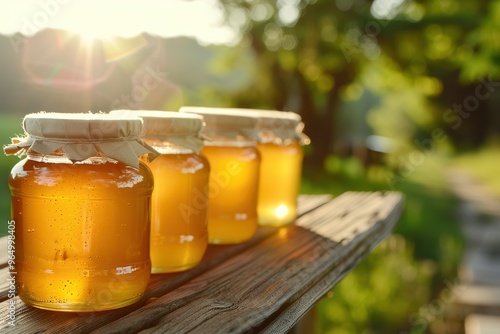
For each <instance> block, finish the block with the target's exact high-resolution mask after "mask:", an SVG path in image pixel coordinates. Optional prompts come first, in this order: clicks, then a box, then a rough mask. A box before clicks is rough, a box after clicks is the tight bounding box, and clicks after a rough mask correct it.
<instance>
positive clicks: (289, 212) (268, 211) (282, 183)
mask: <svg viewBox="0 0 500 334" xmlns="http://www.w3.org/2000/svg"><path fill="white" fill-rule="evenodd" d="M246 111H247V112H248V113H249V114H252V115H254V117H257V118H258V120H259V121H258V126H257V127H258V133H259V139H258V142H257V148H258V149H259V152H260V155H261V165H260V181H259V202H258V206H257V212H258V216H259V224H260V225H266V226H283V225H286V224H289V223H291V222H293V221H295V219H296V218H297V195H298V193H299V188H300V180H301V174H302V160H303V156H304V153H303V150H302V146H303V145H306V144H309V142H310V140H309V137H307V136H306V135H305V134H304V133H303V132H302V129H303V128H304V124H303V123H302V121H301V117H300V115H298V114H296V113H293V112H278V111H267V110H246ZM240 112H243V110H241V111H240Z"/></svg>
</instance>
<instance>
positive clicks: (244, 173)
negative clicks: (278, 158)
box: [202, 143, 260, 244]
mask: <svg viewBox="0 0 500 334" xmlns="http://www.w3.org/2000/svg"><path fill="white" fill-rule="evenodd" d="M202 153H203V154H204V155H205V156H206V157H207V159H208V161H209V162H210V168H211V173H210V181H209V193H208V196H209V206H208V238H209V243H211V244H233V243H239V242H243V241H246V240H248V239H250V238H251V237H252V236H253V235H254V233H255V231H256V229H257V225H258V221H257V195H258V180H259V166H260V155H259V152H258V150H257V149H256V148H255V147H254V146H227V145H226V146H222V145H220V146H218V145H217V146H215V145H212V144H210V143H208V145H206V146H204V147H203V149H202Z"/></svg>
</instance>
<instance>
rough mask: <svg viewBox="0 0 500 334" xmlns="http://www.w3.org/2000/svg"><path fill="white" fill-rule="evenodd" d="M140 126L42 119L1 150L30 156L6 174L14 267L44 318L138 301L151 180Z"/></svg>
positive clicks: (146, 266)
mask: <svg viewBox="0 0 500 334" xmlns="http://www.w3.org/2000/svg"><path fill="white" fill-rule="evenodd" d="M142 125H143V123H142V120H141V119H140V118H138V117H128V118H119V117H114V116H110V115H104V114H91V113H86V114H69V113H43V112H42V113H37V114H29V115H26V116H25V118H24V119H23V128H24V130H25V136H24V137H22V138H14V139H13V140H12V144H10V145H6V146H4V152H5V153H6V154H7V155H12V154H16V155H23V154H26V155H27V158H25V159H24V160H21V161H20V162H19V163H17V164H16V165H15V166H14V167H13V168H12V170H11V174H10V176H9V187H10V190H11V194H12V212H11V214H12V220H13V221H15V227H16V228H15V231H14V235H15V242H16V244H15V254H14V256H15V263H14V264H13V265H12V266H9V270H10V272H11V275H13V276H15V278H16V288H17V293H18V295H19V297H20V298H21V300H22V301H24V302H25V303H26V304H29V305H31V306H35V307H38V308H42V309H47V310H58V311H67V312H94V311H101V310H110V309H115V308H119V307H124V306H126V305H130V304H132V303H134V302H136V301H138V300H139V299H140V298H141V297H142V295H143V294H144V291H145V290H146V286H147V284H148V280H149V277H150V274H151V262H150V259H149V233H150V206H151V195H152V192H153V186H154V184H153V182H154V181H153V174H152V173H151V171H150V170H149V168H148V167H147V166H146V165H145V164H144V163H142V162H140V161H139V159H138V156H140V155H143V154H149V155H150V158H151V159H153V158H154V156H156V155H157V154H158V153H157V152H156V151H155V150H154V149H153V148H151V147H150V146H148V145H147V144H146V143H144V142H143V141H142V140H141V139H140V136H141V134H142Z"/></svg>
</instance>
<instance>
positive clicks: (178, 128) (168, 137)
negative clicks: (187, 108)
mask: <svg viewBox="0 0 500 334" xmlns="http://www.w3.org/2000/svg"><path fill="white" fill-rule="evenodd" d="M110 114H112V115H124V116H130V115H134V116H139V117H141V118H142V120H143V122H144V132H145V133H146V136H145V139H153V140H155V139H157V140H161V141H168V142H170V143H172V144H175V145H178V146H181V147H184V148H188V149H190V150H192V151H194V152H197V153H199V151H200V149H201V148H202V147H203V139H202V138H201V136H200V132H201V130H202V129H203V116H201V115H196V114H187V113H179V112H177V111H158V110H113V111H111V112H110Z"/></svg>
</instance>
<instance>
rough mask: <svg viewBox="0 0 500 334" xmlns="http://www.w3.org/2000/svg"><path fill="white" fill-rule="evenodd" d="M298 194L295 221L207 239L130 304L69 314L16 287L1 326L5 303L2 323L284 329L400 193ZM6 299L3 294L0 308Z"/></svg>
mask: <svg viewBox="0 0 500 334" xmlns="http://www.w3.org/2000/svg"><path fill="white" fill-rule="evenodd" d="M298 202H299V212H300V214H301V216H300V218H299V219H298V220H297V222H296V224H294V225H290V226H287V227H282V228H260V229H259V231H258V233H257V235H256V236H255V237H254V238H253V239H252V240H250V241H249V242H247V243H244V244H240V245H234V246H210V247H209V250H208V252H207V254H206V256H205V257H204V259H203V261H202V264H201V265H200V266H198V267H196V268H194V269H192V270H190V271H187V272H183V273H178V274H168V275H167V274H164V275H153V276H152V279H151V280H150V283H149V285H148V289H147V291H146V293H145V296H144V298H143V299H142V300H141V301H140V302H138V303H136V304H134V305H131V306H129V307H126V308H122V309H118V310H114V311H107V312H96V313H84V314H82V313H77V314H75V313H61V312H51V311H44V310H39V309H35V308H32V307H28V306H26V305H24V304H23V303H22V302H21V301H20V300H19V299H18V298H17V297H16V306H17V312H16V321H17V326H16V327H15V328H13V327H8V326H7V325H6V321H5V317H6V315H5V312H2V322H1V323H0V331H1V332H6V333H9V332H12V333H53V332H58V333H87V332H90V331H94V332H95V333H139V332H140V333H187V332H193V333H212V332H213V333H228V332H236V333H240V332H257V331H264V332H269V333H272V332H276V331H278V332H281V331H283V330H286V329H287V328H288V329H289V328H291V326H293V324H295V323H296V322H297V321H298V319H300V317H301V316H302V315H303V314H304V313H305V312H306V311H307V310H308V309H309V308H310V307H311V306H312V305H313V304H314V302H315V301H317V300H318V299H319V298H321V296H322V295H323V294H324V293H326V292H327V291H328V290H329V289H331V288H332V286H333V285H334V284H335V283H336V282H338V281H339V280H340V279H341V278H342V277H343V276H344V275H346V274H347V273H348V272H349V271H350V270H351V269H352V268H353V267H354V266H355V265H356V264H357V263H358V262H359V261H361V260H362V259H363V258H364V257H365V256H366V255H367V254H368V253H369V252H370V250H371V249H372V248H373V247H375V246H376V244H378V243H379V242H380V241H381V240H383V239H384V238H385V237H386V236H387V235H388V234H389V233H390V231H391V229H392V227H393V225H394V223H395V222H396V221H397V219H398V217H399V215H400V213H401V208H402V196H401V195H400V194H398V193H386V194H383V193H346V194H344V195H342V196H339V197H338V198H336V199H334V200H331V198H330V197H329V196H304V197H302V196H301V197H300V198H299V201H298ZM1 275H2V272H1V271H0V278H1ZM1 292H2V287H1V285H0V293H1ZM0 296H1V295H0ZM8 302H9V300H5V301H3V302H2V303H1V304H0V309H2V310H3V308H6V307H7V306H8Z"/></svg>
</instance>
